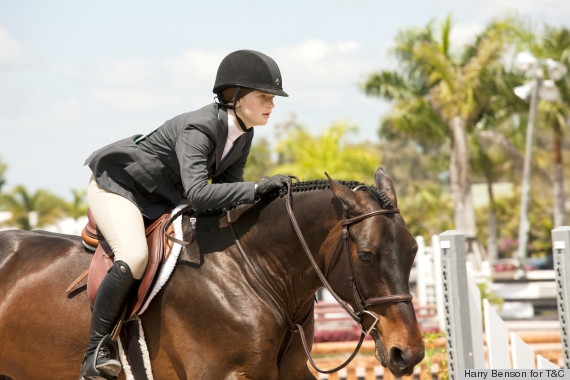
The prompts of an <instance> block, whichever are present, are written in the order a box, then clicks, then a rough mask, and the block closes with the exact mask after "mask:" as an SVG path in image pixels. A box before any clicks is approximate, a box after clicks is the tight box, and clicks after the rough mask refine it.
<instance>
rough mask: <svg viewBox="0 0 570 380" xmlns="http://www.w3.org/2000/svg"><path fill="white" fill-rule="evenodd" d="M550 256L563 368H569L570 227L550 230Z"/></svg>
mask: <svg viewBox="0 0 570 380" xmlns="http://www.w3.org/2000/svg"><path fill="white" fill-rule="evenodd" d="M552 256H553V259H554V273H555V274H556V290H557V291H556V294H557V296H556V297H557V301H558V319H559V321H560V339H561V341H562V359H563V360H564V368H570V310H568V308H569V302H570V227H568V226H564V227H557V228H555V229H553V230H552Z"/></svg>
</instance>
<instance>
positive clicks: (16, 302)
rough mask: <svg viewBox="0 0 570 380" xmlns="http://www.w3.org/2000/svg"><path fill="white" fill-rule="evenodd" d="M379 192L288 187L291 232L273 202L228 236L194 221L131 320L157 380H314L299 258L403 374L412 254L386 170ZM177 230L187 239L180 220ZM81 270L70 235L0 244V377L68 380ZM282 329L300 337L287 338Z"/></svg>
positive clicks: (317, 184) (83, 337)
mask: <svg viewBox="0 0 570 380" xmlns="http://www.w3.org/2000/svg"><path fill="white" fill-rule="evenodd" d="M375 183H376V186H364V185H359V184H358V183H353V182H344V181H339V182H337V181H334V180H332V179H330V178H329V180H328V181H327V180H321V181H309V182H298V183H294V184H293V186H292V192H291V194H289V195H288V196H290V198H289V200H290V201H291V202H292V205H293V212H294V218H295V220H296V221H295V223H296V224H297V226H294V225H293V224H294V223H292V220H291V219H290V217H289V216H288V214H287V210H286V198H287V196H283V195H275V197H274V199H268V200H267V199H265V200H264V199H262V200H259V201H257V202H256V203H255V204H253V205H241V206H238V207H236V208H234V209H233V210H231V213H230V215H231V219H232V220H231V224H230V223H229V222H228V221H227V219H226V216H224V215H223V214H215V213H211V214H210V213H208V214H205V215H202V216H199V217H198V218H197V228H196V231H195V235H194V237H195V241H194V242H193V243H192V244H190V245H188V246H186V247H184V248H183V250H182V252H181V253H180V256H179V258H178V264H177V266H176V268H175V270H174V272H173V274H172V276H171V278H170V279H169V281H168V282H167V283H166V285H165V286H164V288H163V289H162V290H161V291H160V292H159V293H158V294H157V296H156V297H155V298H154V299H153V301H152V302H151V303H150V305H149V307H148V309H147V310H146V311H145V312H144V313H143V314H142V315H141V316H140V319H141V322H142V326H143V329H144V333H145V336H146V341H147V345H148V353H149V357H150V360H151V364H152V371H153V372H152V373H153V377H154V379H156V380H163V379H164V380H166V379H207V380H210V379H216V380H217V379H264V380H267V379H280V380H285V379H295V380H299V379H301V380H304V379H315V377H314V376H313V375H312V374H311V372H310V371H309V368H308V365H307V356H306V354H305V351H304V349H303V344H302V339H300V338H301V337H300V335H301V334H303V338H305V340H306V342H307V345H308V349H309V350H310V348H311V345H312V340H313V334H314V316H313V303H314V296H315V293H316V291H317V290H318V289H319V288H321V287H322V279H321V278H320V277H319V275H318V274H317V272H316V270H315V268H314V267H313V266H312V265H311V263H310V260H309V258H308V257H307V256H306V251H307V250H308V251H310V252H311V255H314V258H313V260H314V262H315V265H316V266H317V267H318V268H319V269H320V271H321V272H324V273H326V281H328V283H329V284H330V286H331V288H332V290H333V291H334V292H335V293H336V294H337V295H338V297H339V298H340V299H341V301H342V302H344V303H345V304H347V305H350V307H351V308H352V309H353V310H354V311H355V313H354V314H359V315H360V317H361V323H362V328H363V329H365V330H370V331H371V335H372V337H373V339H374V340H375V344H376V350H375V354H376V358H377V359H378V360H379V361H380V362H381V364H382V365H383V366H384V367H386V368H388V369H389V370H390V371H391V372H392V373H393V374H394V375H396V376H402V375H406V374H411V373H412V372H413V370H414V367H415V365H416V364H418V363H419V362H420V361H421V360H422V358H423V356H424V342H423V340H422V336H421V334H420V330H419V327H418V324H417V321H416V317H415V312H414V308H413V305H412V302H411V296H409V288H408V281H409V274H410V269H411V267H412V262H413V260H414V257H415V254H416V250H417V244H416V242H415V239H414V238H413V237H412V236H411V234H410V232H409V231H408V229H407V226H406V224H405V222H404V219H403V218H402V216H401V215H400V213H399V212H398V211H397V199H396V193H395V190H394V186H393V183H392V180H391V179H390V177H389V176H388V175H387V174H386V173H385V172H384V170H383V169H382V168H379V169H378V170H377V172H376V175H375ZM356 185H359V186H356ZM387 210H389V211H387ZM182 222H183V223H182V224H183V228H184V230H185V231H186V232H189V231H190V229H191V227H190V222H189V216H188V215H184V216H183V219H182ZM295 227H298V228H299V229H300V231H302V235H303V236H304V238H305V239H306V240H305V242H304V243H305V244H303V243H301V241H300V238H299V235H298V234H297V232H296V231H295ZM232 232H233V233H232ZM234 233H235V236H234ZM343 235H344V239H343V238H342V237H343ZM236 237H237V242H236ZM193 240H194V239H193ZM238 243H239V244H238ZM238 246H241V248H240V247H238ZM240 249H243V252H245V254H247V257H248V260H249V261H250V264H251V265H252V268H250V267H248V266H247V265H246V263H245V262H244V261H245V260H244V257H243V256H242V255H241V252H240V251H239V250H240ZM346 256H349V257H346ZM91 258H92V255H91V254H89V253H87V251H86V250H85V248H84V247H83V245H82V242H81V239H80V238H79V237H76V236H69V235H62V234H55V233H47V232H41V231H38V232H29V231H4V232H1V233H0V378H8V379H9V378H11V379H13V380H38V379H77V377H78V373H79V368H80V366H81V361H82V358H83V352H84V350H85V347H86V343H87V336H88V332H89V323H90V310H89V303H88V300H87V295H86V291H85V288H86V286H85V285H82V286H80V287H79V288H77V289H76V290H75V291H73V292H72V293H70V294H67V293H66V291H65V290H66V288H67V287H68V285H69V284H70V282H71V281H72V280H73V279H75V278H77V276H79V275H80V274H81V273H82V272H83V271H84V270H85V269H86V268H87V267H88V266H89V264H90V260H91ZM260 278H261V281H264V282H265V286H262V284H261V283H260ZM268 288H269V289H268ZM399 295H406V296H404V297H403V298H401V299H394V297H396V298H398V297H399ZM359 297H360V299H359ZM375 299H376V300H379V299H383V301H382V302H369V304H366V305H364V304H365V303H366V302H367V301H369V300H375ZM363 308H364V309H363ZM288 319H290V321H288ZM291 321H292V322H293V323H294V324H297V325H302V326H303V329H300V330H297V331H296V332H292V331H291V330H292V328H291V327H290V324H291V323H290V322H291ZM3 376H4V377H3ZM124 376H125V375H124V374H123V372H122V373H121V375H120V376H119V378H120V379H124V378H125V377H124Z"/></svg>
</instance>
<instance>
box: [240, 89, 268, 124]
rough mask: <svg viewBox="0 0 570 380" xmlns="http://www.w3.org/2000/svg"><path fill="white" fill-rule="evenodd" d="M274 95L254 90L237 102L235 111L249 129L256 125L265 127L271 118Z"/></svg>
mask: <svg viewBox="0 0 570 380" xmlns="http://www.w3.org/2000/svg"><path fill="white" fill-rule="evenodd" d="M273 98H275V95H271V94H267V93H265V92H261V91H257V90H254V91H252V92H250V93H248V94H247V95H245V96H244V97H243V98H241V99H240V100H238V102H237V104H236V111H237V114H238V116H239V117H240V118H241V119H242V120H243V122H244V123H245V126H246V127H247V128H248V129H249V128H251V127H253V126H256V125H265V124H267V121H268V120H269V116H271V111H272V110H273V107H275V105H274V104H273Z"/></svg>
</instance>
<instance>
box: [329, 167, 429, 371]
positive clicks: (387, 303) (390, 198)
mask: <svg viewBox="0 0 570 380" xmlns="http://www.w3.org/2000/svg"><path fill="white" fill-rule="evenodd" d="M330 182H331V189H332V191H333V193H334V195H335V197H336V198H337V199H338V200H339V201H340V203H341V204H342V208H343V211H344V215H345V217H346V220H345V222H343V223H344V224H345V225H346V228H347V230H348V239H347V240H345V245H346V244H347V242H349V243H348V247H349V248H350V251H349V255H350V256H349V258H343V256H345V255H346V252H348V250H347V248H343V254H342V255H337V257H336V258H335V259H334V264H333V265H334V267H331V270H330V273H329V279H330V281H331V284H333V283H334V288H335V290H338V294H339V295H340V296H341V297H342V298H344V299H345V300H346V301H347V302H349V303H350V304H351V306H352V307H353V308H354V310H355V311H356V312H360V313H361V315H362V324H363V327H364V328H365V329H366V330H368V329H371V328H372V327H374V329H372V332H371V334H372V336H373V338H374V339H375V342H376V358H377V359H378V360H379V361H380V362H381V363H382V365H383V366H384V367H386V368H388V369H389V370H390V371H392V373H394V374H395V375H396V376H402V375H405V374H411V373H412V372H413V369H414V367H415V365H416V364H418V363H419V362H420V361H421V360H422V358H423V357H424V342H423V339H422V336H421V334H420V330H419V327H418V323H417V321H416V316H415V311H414V307H413V305H412V302H411V297H410V296H409V288H408V281H409V276H410V270H411V268H412V263H413V261H414V257H415V255H416V251H417V243H416V241H415V239H414V238H413V236H412V235H411V234H410V232H409V230H408V228H407V226H406V223H405V222H404V219H403V218H402V216H401V215H400V213H399V212H398V211H397V210H394V209H397V207H398V204H397V199H396V192H395V190H394V185H393V183H392V180H391V179H390V177H389V176H388V175H387V174H386V173H385V172H384V170H383V169H382V168H379V169H378V170H377V171H376V175H375V182H376V188H361V189H355V190H356V191H354V190H353V189H349V188H347V187H346V186H344V185H342V184H340V183H338V182H336V181H334V180H332V179H331V180H330ZM380 210H384V211H380ZM387 210H391V211H389V212H386V211H387ZM366 214H370V215H366ZM347 278H348V279H349V280H350V279H353V280H352V281H349V283H348V284H347V281H346V280H347ZM341 284H344V285H341Z"/></svg>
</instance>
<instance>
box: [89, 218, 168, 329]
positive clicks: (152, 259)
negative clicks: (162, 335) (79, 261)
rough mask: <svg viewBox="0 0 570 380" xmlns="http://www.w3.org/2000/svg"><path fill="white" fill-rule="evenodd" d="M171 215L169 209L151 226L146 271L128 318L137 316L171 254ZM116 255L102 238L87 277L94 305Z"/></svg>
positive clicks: (148, 232) (148, 237) (148, 234)
mask: <svg viewBox="0 0 570 380" xmlns="http://www.w3.org/2000/svg"><path fill="white" fill-rule="evenodd" d="M169 218H170V212H166V213H165V214H163V215H162V216H161V217H160V218H158V219H157V220H156V221H154V222H153V223H152V224H151V225H150V226H149V227H148V228H147V229H146V234H147V245H148V263H147V266H146V270H145V273H144V275H143V278H142V280H141V283H140V285H139V288H138V290H137V292H136V293H135V294H133V296H132V297H131V299H130V301H129V307H128V310H127V315H126V317H127V319H129V318H131V317H132V316H134V315H136V314H137V313H138V311H139V310H140V309H141V307H142V305H143V304H144V301H145V299H146V297H147V295H148V293H149V291H150V289H152V286H153V284H154V281H155V276H156V274H157V272H158V269H159V268H160V266H161V265H162V263H163V262H164V260H166V258H167V257H168V254H169V253H170V250H171V248H172V245H171V244H169V243H168V242H167V240H166V238H165V235H164V226H165V225H166V223H167V222H168V220H169ZM171 230H172V231H173V230H174V227H173V226H172V225H171V226H169V228H168V230H167V233H172V231H171ZM113 262H114V255H113V252H112V250H111V247H110V246H109V244H107V242H106V241H104V240H102V241H100V244H99V246H98V247H97V249H96V251H95V254H94V255H93V259H92V260H91V266H90V267H89V277H88V279H87V294H88V296H89V303H90V304H91V306H93V304H94V302H95V296H96V295H97V290H98V289H99V286H100V285H101V282H102V281H103V279H104V278H105V275H106V274H107V272H108V271H109V269H110V268H111V266H113Z"/></svg>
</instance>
